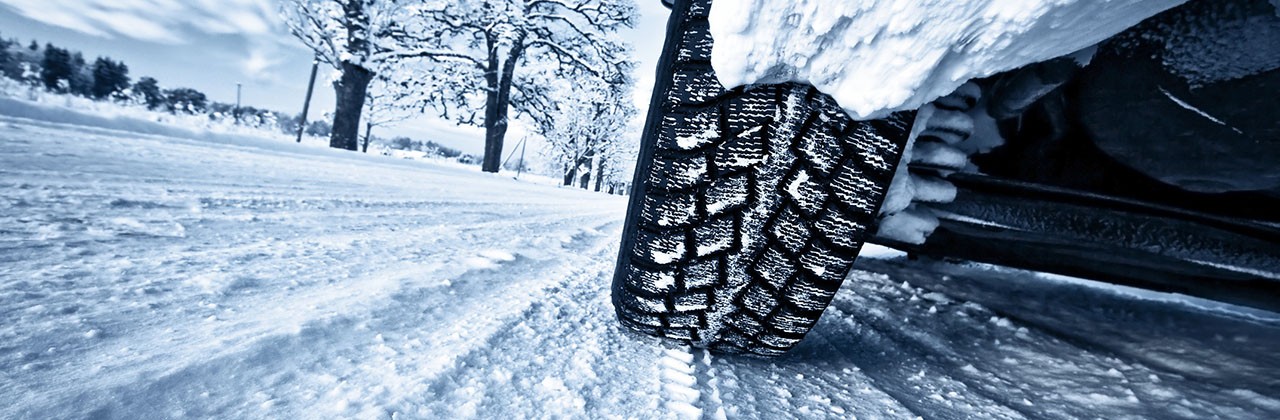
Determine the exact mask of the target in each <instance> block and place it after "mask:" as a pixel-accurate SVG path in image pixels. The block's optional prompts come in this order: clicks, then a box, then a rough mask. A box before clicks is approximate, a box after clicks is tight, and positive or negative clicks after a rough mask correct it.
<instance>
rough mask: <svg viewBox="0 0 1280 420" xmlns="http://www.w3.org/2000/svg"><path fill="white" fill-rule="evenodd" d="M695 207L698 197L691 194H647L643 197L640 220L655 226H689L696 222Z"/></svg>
mask: <svg viewBox="0 0 1280 420" xmlns="http://www.w3.org/2000/svg"><path fill="white" fill-rule="evenodd" d="M697 208H698V199H697V197H696V196H694V195H693V194H673V195H671V196H658V195H649V196H646V197H644V204H643V207H641V209H640V221H641V223H644V224H645V226H650V227H657V228H672V227H682V226H689V225H692V224H694V223H695V222H697Z"/></svg>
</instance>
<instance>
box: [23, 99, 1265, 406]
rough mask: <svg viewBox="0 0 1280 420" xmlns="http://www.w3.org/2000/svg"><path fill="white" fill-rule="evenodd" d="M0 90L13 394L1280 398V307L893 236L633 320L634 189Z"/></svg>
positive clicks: (338, 401)
mask: <svg viewBox="0 0 1280 420" xmlns="http://www.w3.org/2000/svg"><path fill="white" fill-rule="evenodd" d="M2 111H3V109H0V396H3V403H0V418H6V419H9V418H15V419H20V418H122V419H136V418H379V419H382V418H392V419H404V418H652V417H660V418H700V417H707V418H726V417H728V418H793V417H799V418H854V417H857V418H917V417H924V418H997V419H999V418H1071V417H1077V418H1078V417H1088V418H1128V417H1150V418H1232V419H1244V418H1259V419H1263V418H1280V399H1278V398H1277V395H1276V394H1275V390H1276V389H1278V387H1280V382H1277V381H1280V379H1277V378H1280V361H1278V359H1277V358H1276V355H1275V349H1277V348H1280V315H1277V314H1272V313H1266V312H1259V311H1249V310H1244V309H1241V308H1237V307H1231V306H1227V305H1206V304H1203V303H1197V302H1194V301H1191V300H1188V299H1185V298H1180V297H1177V296H1172V295H1161V294H1151V293H1148V294H1141V293H1132V292H1125V291H1122V290H1120V289H1118V288H1114V287H1107V286H1102V285H1098V284H1096V283H1091V282H1082V281H1072V280H1071V279H1062V278H1058V277H1045V276H1040V275H1037V274H1034V273H1028V272H1022V271H1013V270H1006V269H1000V268H994V267H990V266H979V265H953V264H942V263H931V262H927V261H907V260H906V259H904V258H901V253H895V252H892V251H888V250H883V249H882V250H881V252H878V253H877V255H878V256H880V257H882V258H889V259H884V260H876V259H871V258H864V259H862V260H860V262H859V263H858V267H857V269H856V270H855V271H854V272H853V273H852V274H851V275H850V277H849V280H848V281H847V282H846V283H845V286H844V288H843V289H842V290H841V291H840V292H839V293H838V294H837V295H836V298H835V301H834V302H833V303H832V307H831V308H830V309H829V310H828V311H827V313H826V315H825V316H824V317H823V318H822V320H821V321H820V322H819V323H818V325H817V326H816V328H815V329H814V331H813V332H812V333H811V334H809V336H808V338H807V339H806V340H805V341H804V342H803V343H801V344H800V345H799V347H797V348H796V349H795V350H794V351H793V352H792V353H790V354H788V355H787V356H785V357H782V358H778V359H772V360H760V359H753V358H745V357H733V356H724V355H713V354H708V353H705V352H703V351H701V350H696V349H690V348H687V347H684V346H679V345H672V344H668V343H663V342H661V341H659V340H656V339H653V338H649V337H642V336H637V335H632V334H629V333H627V332H626V331H623V330H621V329H620V327H619V326H618V323H617V322H616V320H615V318H614V313H613V308H612V307H611V305H610V303H609V302H610V300H609V299H610V298H609V286H610V279H611V276H612V271H613V267H614V258H615V256H616V254H617V251H618V250H617V244H618V239H619V235H620V234H621V233H620V232H621V229H622V219H623V214H624V208H625V200H624V199H623V198H620V197H613V196H606V195H602V194H594V193H587V192H583V191H581V190H576V189H568V188H556V187H552V186H544V185H536V184H530V183H526V182H524V181H514V180H512V179H510V177H509V176H505V175H504V176H498V175H488V174H482V173H479V172H477V171H473V170H468V169H461V168H453V167H443V166H437V165H434V164H429V163H423V162H416V161H408V160H403V159H392V158H387V157H380V156H367V155H362V154H358V153H351V152H342V151H333V150H329V149H325V148H317V147H307V146H305V145H304V146H299V145H296V144H294V143H292V142H291V141H288V142H282V141H269V140H260V141H253V140H251V139H244V138H240V139H235V141H223V140H219V139H220V138H218V137H201V138H197V139H184V138H178V137H168V136H165V135H155V134H137V133H131V132H126V131H118V130H108V129H103V128H94V127H88V126H84V125H72V124H66V123H54V122H47V121H36V120H30V119H23V118H15V117H9V116H4V115H3V112H2ZM44 116H46V117H57V115H55V113H46V114H45V115H44ZM75 120H76V121H81V122H94V121H91V120H85V119H75ZM98 122H103V121H98ZM868 254H870V252H868Z"/></svg>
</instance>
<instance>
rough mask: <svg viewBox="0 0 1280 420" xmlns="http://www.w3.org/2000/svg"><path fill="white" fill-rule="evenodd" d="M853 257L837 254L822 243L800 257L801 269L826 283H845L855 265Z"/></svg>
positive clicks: (811, 247)
mask: <svg viewBox="0 0 1280 420" xmlns="http://www.w3.org/2000/svg"><path fill="white" fill-rule="evenodd" d="M853 257H854V256H853V255H848V256H846V255H844V254H843V253H840V252H835V251H832V250H830V249H827V247H825V246H823V245H822V244H820V243H815V244H813V245H811V246H810V247H809V252H806V253H805V254H804V255H801V256H800V267H802V268H803V270H804V271H806V272H808V273H809V274H812V275H814V276H817V277H818V278H821V279H823V280H826V281H835V282H839V281H843V280H844V275H845V274H847V273H848V272H849V267H850V266H851V265H852V264H853Z"/></svg>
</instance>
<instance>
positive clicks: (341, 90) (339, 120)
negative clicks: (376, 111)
mask: <svg viewBox="0 0 1280 420" xmlns="http://www.w3.org/2000/svg"><path fill="white" fill-rule="evenodd" d="M372 80H373V72H371V71H369V70H366V69H365V68H364V67H360V66H357V65H355V64H352V63H350V62H347V61H343V62H342V77H341V78H340V79H338V81H337V82H336V83H334V84H333V92H334V94H336V95H337V106H336V107H335V109H334V110H333V134H332V135H331V136H330V137H329V147H332V148H335V149H347V150H357V146H359V144H360V111H361V110H363V109H364V96H365V93H366V92H367V91H368V90H369V82H370V81H372Z"/></svg>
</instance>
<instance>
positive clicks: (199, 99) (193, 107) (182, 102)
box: [164, 88, 209, 114]
mask: <svg viewBox="0 0 1280 420" xmlns="http://www.w3.org/2000/svg"><path fill="white" fill-rule="evenodd" d="M164 96H165V99H166V101H165V102H166V105H167V107H168V109H169V112H173V113H178V112H184V113H190V114H198V113H202V112H204V111H205V110H206V109H208V107H209V98H207V97H205V96H204V93H203V92H200V91H198V90H195V89H191V88H177V89H169V90H166V91H164Z"/></svg>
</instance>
